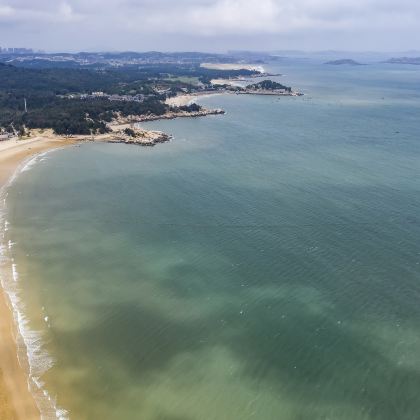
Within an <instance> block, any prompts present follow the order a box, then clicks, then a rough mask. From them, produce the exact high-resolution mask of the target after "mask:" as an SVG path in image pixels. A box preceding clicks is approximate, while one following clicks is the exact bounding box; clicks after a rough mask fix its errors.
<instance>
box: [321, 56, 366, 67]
mask: <svg viewBox="0 0 420 420" xmlns="http://www.w3.org/2000/svg"><path fill="white" fill-rule="evenodd" d="M324 64H328V65H331V66H343V65H347V66H363V64H362V63H359V62H357V61H355V60H352V59H350V58H344V59H341V60H332V61H327V62H326V63H324Z"/></svg>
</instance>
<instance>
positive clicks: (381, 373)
mask: <svg viewBox="0 0 420 420" xmlns="http://www.w3.org/2000/svg"><path fill="white" fill-rule="evenodd" d="M269 70H270V71H273V72H279V73H282V74H283V76H281V77H279V78H278V80H279V81H281V82H282V83H284V84H287V85H292V86H293V87H294V88H295V89H297V90H301V91H303V92H304V93H305V96H303V97H297V98H296V97H293V98H292V97H281V98H278V97H261V96H244V95H240V96H236V95H221V96H214V97H211V98H206V99H203V100H202V103H203V104H204V105H206V106H208V107H221V108H223V109H225V110H226V111H227V113H226V115H224V116H211V117H206V118H196V119H179V120H173V121H161V122H154V123H150V124H145V126H146V127H147V128H153V129H160V130H163V131H166V132H168V133H170V134H172V135H173V136H174V138H173V140H172V141H171V142H170V143H167V144H161V145H158V146H156V147H154V148H142V147H135V146H127V145H120V144H91V143H87V144H82V145H81V146H80V147H69V148H67V149H63V150H58V151H55V152H52V153H50V154H47V155H45V156H44V158H43V159H38V161H37V162H36V164H35V165H32V166H30V167H28V168H27V169H28V170H27V171H25V172H22V173H21V174H20V175H19V177H18V178H17V179H16V181H15V182H14V184H13V185H12V187H11V188H10V189H9V191H8V197H7V199H6V205H7V216H6V217H7V222H8V225H7V229H8V230H7V238H8V240H10V241H11V242H10V244H13V245H11V246H10V249H8V252H9V254H10V255H9V256H10V258H13V264H14V271H15V276H16V293H17V294H18V297H19V302H20V308H21V309H22V314H24V316H25V320H27V322H26V323H25V325H26V328H27V330H28V331H30V332H32V333H33V334H35V333H36V335H34V337H36V338H37V340H38V341H36V345H38V347H37V354H38V355H39V356H40V357H39V358H38V359H37V358H35V359H33V360H30V362H31V363H32V364H33V365H34V366H32V370H33V371H34V372H36V369H37V367H36V364H37V363H38V364H41V365H42V363H46V365H44V366H42V368H41V369H39V371H38V374H37V375H33V376H34V377H36V380H37V381H39V385H40V389H42V391H43V393H44V394H43V395H44V397H45V398H44V400H43V405H42V407H44V412H45V415H46V418H48V417H54V416H61V417H62V418H67V417H69V418H71V419H74V420H88V419H89V420H92V419H101V420H102V419H103V420H117V419H118V420H120V419H130V420H131V419H141V420H245V419H259V420H314V419H324V420H325V419H330V420H355V419H357V420H368V419H369V420H395V419H398V420H413V419H417V418H420V399H419V398H418V392H419V389H420V351H419V348H420V328H419V327H420V304H419V302H420V216H419V206H420V183H419V179H420V138H419V128H420V120H419V118H420V71H419V69H418V68H417V67H414V66H413V67H410V66H399V65H395V66H392V65H385V64H374V65H369V66H359V67H342V66H339V67H336V66H327V65H322V64H317V63H310V62H305V61H302V62H299V61H294V62H291V61H285V62H280V63H275V64H273V65H272V66H271V68H270V69H269ZM28 345H29V346H31V345H33V343H32V344H31V342H28ZM38 397H39V396H38ZM38 399H39V400H42V398H41V399H40V397H39V398H38ZM47 401H50V403H51V404H50V405H49V406H48V404H47ZM56 411H57V412H56Z"/></svg>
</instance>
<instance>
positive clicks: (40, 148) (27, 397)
mask: <svg viewBox="0 0 420 420" xmlns="http://www.w3.org/2000/svg"><path fill="white" fill-rule="evenodd" d="M73 143H74V141H73V140H71V139H62V138H59V137H54V136H52V135H49V133H46V135H45V136H42V135H41V136H38V137H35V138H32V139H28V140H7V141H4V142H1V143H0V197H1V198H2V200H3V199H4V194H5V193H6V191H7V187H8V185H9V183H10V182H11V180H12V179H13V177H14V174H16V171H18V170H19V168H20V166H21V165H22V164H23V163H24V162H25V161H27V160H28V159H31V158H33V157H35V156H36V155H38V154H40V153H43V152H46V151H48V150H52V149H56V148H60V147H63V146H67V145H70V144H73ZM0 234H1V235H3V234H4V233H3V232H0ZM18 339H19V332H18V327H17V324H16V321H15V319H14V316H13V309H12V303H11V301H10V298H9V296H8V295H7V292H6V291H5V290H4V289H3V287H2V286H1V287H0V340H1V343H2V345H1V346H0V418H1V419H2V420H35V419H37V420H39V419H40V417H41V414H40V410H39V408H38V407H37V404H36V401H35V398H34V396H33V395H32V393H31V392H30V389H29V382H28V376H27V372H25V369H24V367H23V366H22V365H21V364H20V362H19V360H18Z"/></svg>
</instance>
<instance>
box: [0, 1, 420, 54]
mask: <svg viewBox="0 0 420 420" xmlns="http://www.w3.org/2000/svg"><path fill="white" fill-rule="evenodd" d="M419 19H420V3H419V2H418V0H399V1H398V2H396V1H395V0H341V1H337V0H177V1H174V0H89V1H86V0H63V1H56V0H37V1H36V2H35V1H33V0H0V22H4V23H7V26H8V31H10V27H11V26H12V27H13V25H15V27H16V30H17V29H18V26H19V25H22V24H23V23H24V24H25V26H26V27H27V31H28V33H29V32H31V31H32V32H31V33H33V31H34V28H35V27H36V25H38V27H39V24H43V25H44V27H43V31H45V36H44V37H43V36H42V34H41V35H40V36H39V37H38V38H39V39H40V40H42V39H45V42H46V43H47V44H51V42H52V41H53V40H51V39H49V37H48V30H49V29H50V28H51V27H52V26H54V28H55V30H56V31H57V32H56V33H57V39H55V40H54V42H56V43H58V42H59V41H60V37H61V41H62V43H63V45H64V44H65V45H66V46H68V45H69V44H70V43H71V41H73V42H76V41H77V43H78V44H81V43H82V42H83V36H84V37H85V42H86V43H89V42H90V43H92V42H93V43H96V44H99V43H101V42H102V43H103V44H104V45H106V44H107V42H108V43H109V44H110V45H112V46H114V45H115V46H117V45H121V46H120V47H118V48H119V49H123V48H124V43H125V44H126V45H127V44H130V43H132V44H134V42H133V39H137V40H141V42H142V44H144V43H145V42H146V39H145V37H147V41H148V43H149V45H150V47H149V48H154V45H153V42H155V41H156V42H158V41H159V42H158V44H159V45H161V44H162V42H163V40H164V39H165V37H167V43H168V48H167V49H173V44H174V43H175V42H176V40H177V39H178V40H179V42H181V40H185V39H186V38H189V43H191V42H192V40H191V37H194V38H196V40H197V49H200V42H201V41H202V40H203V39H209V38H214V39H217V40H220V39H221V38H222V37H225V38H226V40H229V39H230V40H232V39H235V40H236V41H235V42H238V40H239V39H240V38H241V37H242V38H244V39H245V38H250V37H258V39H264V36H266V37H267V39H270V40H271V41H273V40H274V39H278V40H279V41H280V42H282V43H286V41H287V40H288V39H297V38H299V39H304V38H305V36H308V37H310V39H309V41H308V42H310V43H312V42H313V41H315V40H316V39H319V40H323V41H322V42H323V43H324V44H325V40H326V39H328V37H331V41H333V40H334V39H333V37H336V38H337V40H346V42H347V43H351V42H353V43H354V46H355V47H357V45H359V46H360V47H363V46H364V44H365V42H366V41H369V40H371V41H372V42H374V40H375V42H376V40H379V42H383V46H386V44H387V43H388V40H390V39H393V40H394V42H396V39H395V38H398V40H399V42H400V43H401V47H402V48H404V45H405V44H407V46H408V44H410V45H413V46H414V45H415V44H416V43H417V42H418V41H419V38H420V29H419V26H420V25H418V21H419ZM57 24H59V25H57ZM57 26H59V28H57ZM20 30H21V31H22V29H20ZM71 31H73V33H75V36H74V37H72V38H71V39H68V33H70V32H71ZM20 34H24V32H20ZM0 36H3V37H7V36H6V34H4V33H3V32H2V29H1V25H0ZM130 37H131V38H130ZM381 37H382V38H381ZM351 39H353V41H351ZM381 39H383V41H380V40H381ZM200 40H201V41H200ZM46 47H47V48H48V45H46ZM75 47H76V46H75ZM80 47H82V45H80V46H79V48H80ZM304 47H305V46H304V45H302V48H304ZM320 47H321V45H320ZM325 47H327V45H325ZM178 48H179V47H178Z"/></svg>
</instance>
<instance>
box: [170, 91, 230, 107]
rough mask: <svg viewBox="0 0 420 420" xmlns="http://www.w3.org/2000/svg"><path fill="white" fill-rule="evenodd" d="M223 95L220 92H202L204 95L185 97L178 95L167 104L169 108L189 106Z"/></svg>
mask: <svg viewBox="0 0 420 420" xmlns="http://www.w3.org/2000/svg"><path fill="white" fill-rule="evenodd" d="M215 95H222V93H220V92H211V91H209V92H202V93H190V94H185V95H178V96H174V97H172V98H168V99H167V100H166V101H165V103H166V104H167V105H169V106H187V105H191V104H192V103H195V102H197V101H198V100H199V99H202V98H206V97H209V96H215Z"/></svg>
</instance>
